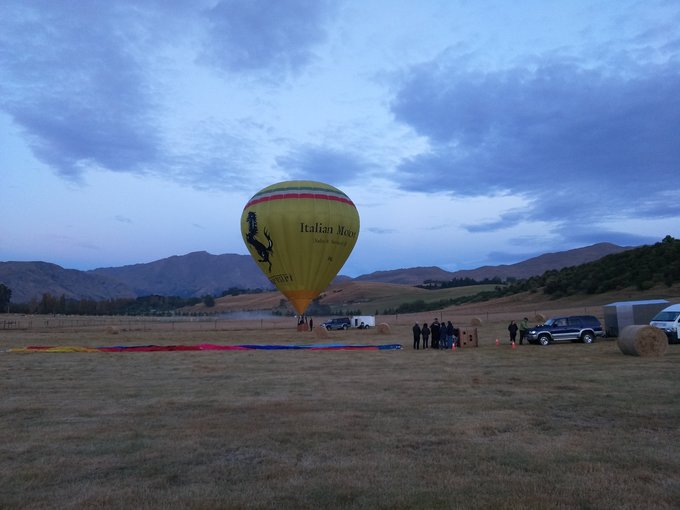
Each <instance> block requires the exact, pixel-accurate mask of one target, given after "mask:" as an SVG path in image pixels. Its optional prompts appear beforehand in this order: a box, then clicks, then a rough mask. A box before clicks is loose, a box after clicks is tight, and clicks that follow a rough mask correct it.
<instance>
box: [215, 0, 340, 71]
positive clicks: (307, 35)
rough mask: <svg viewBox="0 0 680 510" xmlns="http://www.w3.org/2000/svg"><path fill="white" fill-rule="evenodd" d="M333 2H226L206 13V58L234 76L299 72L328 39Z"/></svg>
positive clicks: (299, 0) (264, 0)
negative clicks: (233, 73) (238, 74)
mask: <svg viewBox="0 0 680 510" xmlns="http://www.w3.org/2000/svg"><path fill="white" fill-rule="evenodd" d="M333 5H334V3H333V2H330V1H325V0H278V1H276V2H271V1H268V0H222V1H220V2H218V3H217V4H216V5H215V6H214V7H213V8H211V9H209V10H206V11H205V12H204V15H205V17H206V19H207V20H208V24H209V25H208V26H209V28H208V36H207V39H206V46H205V49H204V52H205V55H206V58H207V59H208V60H209V61H210V62H211V63H214V64H216V65H218V66H220V67H221V68H223V69H225V70H226V71H229V72H236V73H243V72H245V73H250V72H257V71H263V70H265V71H267V74H268V75H269V76H272V75H276V76H281V75H283V76H284V77H285V75H287V74H289V73H292V72H297V71H298V70H300V69H301V68H302V67H304V66H305V65H307V64H309V63H310V62H311V61H312V60H313V58H314V52H313V48H314V47H315V46H317V45H319V44H321V43H323V42H324V41H325V40H326V32H325V30H324V23H325V22H326V21H327V19H328V18H329V16H330V14H331V12H332V7H333Z"/></svg>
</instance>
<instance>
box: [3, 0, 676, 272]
mask: <svg viewBox="0 0 680 510" xmlns="http://www.w3.org/2000/svg"><path fill="white" fill-rule="evenodd" d="M678 177H680V2H678V1H677V0H617V1H615V2H614V1H611V0H599V1H598V0H588V1H586V0H570V1H569V2H565V1H563V0H559V1H558V0H518V1H517V2H507V1H505V0H418V1H411V0H408V1H406V0H332V1H327V0H210V1H208V0H192V1H179V0H145V1H141V0H137V1H129V0H116V1H115V2H111V1H109V0H86V1H83V0H74V1H71V0H42V1H41V0H16V1H14V0H0V261H34V260H42V261H46V262H52V263H55V264H59V265H60V266H62V267H64V268H67V269H81V270H87V269H94V268H98V267H113V266H123V265H128V264H137V263H145V262H152V261H155V260H159V259H162V258H165V257H170V256H173V255H184V254H187V253H190V252H195V251H208V252H209V253H213V254H223V253H237V254H244V255H245V254H247V253H248V251H247V249H246V247H245V244H244V242H243V239H242V237H241V234H240V217H241V212H242V211H243V207H244V206H245V204H246V202H247V201H248V199H249V198H250V197H251V196H253V195H254V194H255V193H256V192H257V191H259V190H260V189H262V188H264V187H265V186H268V185H270V184H273V183H276V182H280V181H286V180H295V179H303V180H314V181H321V182H325V183H328V184H331V185H333V186H336V187H338V188H340V189H341V190H343V191H344V192H345V193H346V194H347V195H348V196H349V197H350V198H351V199H352V201H353V202H354V203H355V204H356V206H357V209H358V211H359V215H360V218H361V229H360V234H359V237H358V241H357V244H356V246H355V248H354V251H353V252H352V254H351V255H350V257H349V259H348V260H347V262H346V264H345V266H344V267H343V269H342V270H341V274H345V275H348V276H354V277H356V276H359V275H362V274H367V273H370V272H373V271H379V270H390V269H398V268H408V267H420V266H438V267H441V268H443V269H446V270H449V271H456V270H459V269H474V268H476V267H480V266H483V265H498V264H511V263H515V262H520V261H522V260H526V259H528V258H530V257H533V256H537V255H540V254H542V253H548V252H557V251H562V250H568V249H573V248H579V247H583V246H588V245H591V244H594V243H599V242H611V243H615V244H619V245H622V246H637V245H642V244H653V243H655V242H658V241H660V240H661V239H662V238H664V237H665V236H666V235H671V236H673V237H676V238H677V237H680V200H679V199H678Z"/></svg>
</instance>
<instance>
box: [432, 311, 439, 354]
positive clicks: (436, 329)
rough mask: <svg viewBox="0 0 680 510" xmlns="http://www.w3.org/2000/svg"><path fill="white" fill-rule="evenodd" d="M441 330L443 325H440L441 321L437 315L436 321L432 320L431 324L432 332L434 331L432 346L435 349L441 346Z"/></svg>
mask: <svg viewBox="0 0 680 510" xmlns="http://www.w3.org/2000/svg"><path fill="white" fill-rule="evenodd" d="M440 332H441V326H440V325H439V321H438V320H437V318H436V317H435V319H434V321H432V324H431V325H430V333H432V348H433V349H438V348H439V334H440Z"/></svg>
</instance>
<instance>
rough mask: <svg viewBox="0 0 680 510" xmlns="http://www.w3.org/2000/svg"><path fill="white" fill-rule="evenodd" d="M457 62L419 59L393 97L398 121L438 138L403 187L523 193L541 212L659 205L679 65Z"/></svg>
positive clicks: (675, 159)
mask: <svg viewBox="0 0 680 510" xmlns="http://www.w3.org/2000/svg"><path fill="white" fill-rule="evenodd" d="M456 64H457V63H450V62H449V63H442V62H436V63H433V64H432V65H431V66H426V67H425V66H423V67H419V68H417V69H414V70H413V72H412V74H411V75H410V76H409V77H408V78H407V79H406V80H404V82H403V83H402V85H401V87H400V88H399V90H398V92H397V94H396V96H395V99H394V102H393V104H392V110H393V113H394V115H395V117H396V119H397V120H399V121H401V122H403V123H406V124H408V125H409V126H411V127H412V128H413V129H414V130H415V131H416V132H417V133H418V134H420V135H423V136H426V137H427V138H428V139H429V140H430V143H431V146H432V150H431V151H430V153H428V154H425V155H423V156H420V157H416V158H413V159H411V160H409V161H406V162H404V164H403V165H401V167H400V169H399V170H400V173H401V177H402V180H401V185H402V186H403V187H404V188H407V189H408V188H413V187H414V186H435V185H436V186H438V187H440V188H441V187H442V186H444V187H445V188H446V189H448V190H451V191H453V192H455V193H457V194H460V195H471V196H474V195H480V196H481V195H488V194H490V193H492V192H511V193H514V194H521V195H523V196H524V197H525V198H526V207H527V209H526V213H527V215H528V217H533V218H534V219H543V220H565V219H568V218H570V219H572V220H579V221H585V220H587V219H588V218H593V217H597V216H599V215H608V214H612V213H614V212H615V213H616V214H619V215H620V214H622V213H626V214H636V212H637V211H639V212H641V213H643V214H646V213H648V214H649V215H650V216H651V215H656V214H658V211H659V208H660V207H662V204H663V203H664V200H667V197H664V196H661V195H659V193H660V192H662V191H664V190H665V189H667V188H665V187H664V186H663V185H660V183H663V182H671V181H672V180H674V178H675V176H676V175H677V169H678V168H679V167H680V143H678V136H677V133H678V132H680V96H678V94H677V90H680V67H678V66H676V65H672V64H670V63H667V64H656V65H654V64H648V65H645V66H643V67H639V68H635V69H620V70H618V71H617V72H611V71H605V70H596V69H590V68H586V67H582V66H579V65H577V64H575V63H574V62H572V61H571V60H568V59H565V60H564V61H563V62H560V60H559V59H558V58H554V59H551V60H549V59H546V60H544V61H543V62H541V63H539V64H537V65H534V66H532V67H531V68H528V67H527V68H514V69H510V70H505V71H498V72H489V73H479V72H471V71H466V70H465V69H464V67H460V66H458V65H456ZM667 209H668V211H667V212H668V214H677V209H676V208H674V207H670V206H667ZM519 219H521V218H520V216H518V215H514V214H513V215H506V216H505V217H503V218H500V219H499V220H498V221H497V222H495V223H494V224H487V225H478V226H471V227H468V228H469V230H471V231H488V230H493V229H496V228H498V229H500V228H505V227H506V226H511V225H513V224H515V223H516V222H517V220H519Z"/></svg>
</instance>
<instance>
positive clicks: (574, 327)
mask: <svg viewBox="0 0 680 510" xmlns="http://www.w3.org/2000/svg"><path fill="white" fill-rule="evenodd" d="M598 336H604V330H603V329H602V324H600V321H599V320H597V318H596V317H593V316H592V315H573V316H569V317H554V318H551V319H548V320H547V321H545V324H541V325H539V326H534V327H533V328H529V330H528V331H527V333H526V339H527V340H528V341H529V343H532V344H541V345H548V344H550V343H553V342H565V341H571V342H576V341H581V342H583V343H584V344H592V343H593V342H594V341H595V338H596V337H598Z"/></svg>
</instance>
